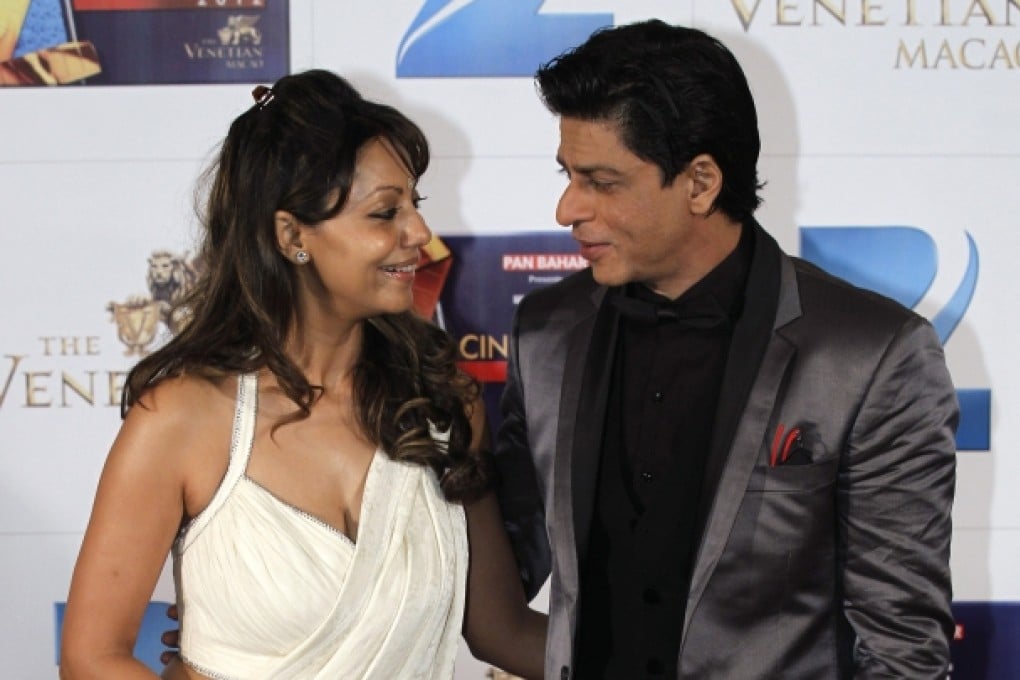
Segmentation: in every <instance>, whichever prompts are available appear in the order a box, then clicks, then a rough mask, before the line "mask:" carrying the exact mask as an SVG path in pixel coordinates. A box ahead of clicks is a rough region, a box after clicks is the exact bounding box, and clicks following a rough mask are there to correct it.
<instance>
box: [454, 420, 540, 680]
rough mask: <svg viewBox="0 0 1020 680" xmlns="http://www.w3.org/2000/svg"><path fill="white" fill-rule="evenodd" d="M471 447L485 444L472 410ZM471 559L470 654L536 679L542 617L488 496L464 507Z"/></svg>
mask: <svg viewBox="0 0 1020 680" xmlns="http://www.w3.org/2000/svg"><path fill="white" fill-rule="evenodd" d="M471 416H472V417H471V420H472V426H473V429H474V432H475V433H476V434H475V442H474V443H475V445H476V447H484V445H485V443H486V442H487V441H488V428H487V427H486V426H485V412H484V410H483V408H482V406H481V402H478V403H477V404H476V405H475V407H474V408H473V409H472V414H471ZM465 511H466V514H467V525H468V542H469V544H470V551H471V561H470V565H469V568H468V587H467V604H466V607H465V613H464V639H465V640H466V641H467V643H468V647H469V648H470V649H471V653H472V654H473V655H474V656H475V657H477V658H479V659H481V660H482V661H485V662H487V663H491V664H493V665H494V666H496V667H498V668H500V669H502V670H505V671H507V672H510V673H514V674H515V675H519V676H522V677H524V678H542V676H543V672H544V666H545V637H546V627H547V622H548V617H547V616H546V615H545V614H542V613H540V612H537V611H535V610H533V609H531V608H530V607H528V604H527V600H526V599H525V597H524V588H523V586H522V585H521V580H520V577H519V575H518V573H517V563H516V562H515V561H514V556H513V553H512V552H511V549H510V541H509V539H508V538H507V536H506V532H505V531H504V529H503V519H502V517H501V516H500V512H499V504H498V503H497V502H496V496H495V494H494V493H492V492H489V493H487V494H485V496H483V497H482V498H480V499H479V500H477V501H473V502H470V503H466V504H465Z"/></svg>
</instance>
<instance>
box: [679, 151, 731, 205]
mask: <svg viewBox="0 0 1020 680" xmlns="http://www.w3.org/2000/svg"><path fill="white" fill-rule="evenodd" d="M686 172H687V174H688V175H689V177H690V181H691V195H690V203H691V213H693V214H695V215H702V216H704V217H707V216H708V215H710V214H711V213H712V212H713V211H714V210H715V201H716V199H717V198H718V197H719V192H721V191H722V186H723V175H722V170H721V169H720V168H719V165H718V164H717V163H716V162H715V159H714V158H712V157H711V156H710V155H709V154H707V153H703V154H699V155H697V156H695V157H694V160H692V161H691V162H690V163H689V164H688V166H687V171H686Z"/></svg>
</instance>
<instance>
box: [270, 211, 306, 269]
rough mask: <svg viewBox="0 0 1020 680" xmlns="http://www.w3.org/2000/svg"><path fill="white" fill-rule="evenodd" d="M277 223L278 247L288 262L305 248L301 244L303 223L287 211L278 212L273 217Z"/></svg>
mask: <svg viewBox="0 0 1020 680" xmlns="http://www.w3.org/2000/svg"><path fill="white" fill-rule="evenodd" d="M273 219H274V221H275V223H276V247H277V248H279V249H280V252H281V253H282V254H283V256H284V257H285V258H287V259H288V260H294V257H295V254H296V253H297V252H298V251H299V250H302V249H303V248H304V245H303V244H302V243H301V223H300V222H298V220H297V218H296V217H294V216H293V215H292V214H290V213H289V212H287V211H286V210H277V211H276V213H275V214H274V215H273Z"/></svg>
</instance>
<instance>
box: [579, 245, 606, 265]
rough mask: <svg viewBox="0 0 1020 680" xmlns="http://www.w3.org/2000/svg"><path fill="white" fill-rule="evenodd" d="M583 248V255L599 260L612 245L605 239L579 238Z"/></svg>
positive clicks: (585, 257) (587, 258) (586, 257)
mask: <svg viewBox="0 0 1020 680" xmlns="http://www.w3.org/2000/svg"><path fill="white" fill-rule="evenodd" d="M577 244H578V246H580V249H581V257H583V258H584V259H586V260H589V261H590V260H597V259H598V258H599V257H600V256H601V255H602V254H603V253H605V252H606V251H607V250H609V248H610V245H609V243H607V242H605V241H581V240H578V242H577Z"/></svg>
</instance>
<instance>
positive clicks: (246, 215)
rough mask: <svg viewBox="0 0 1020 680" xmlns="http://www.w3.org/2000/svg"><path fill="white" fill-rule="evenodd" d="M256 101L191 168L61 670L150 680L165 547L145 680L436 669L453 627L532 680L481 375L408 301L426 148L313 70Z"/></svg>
mask: <svg viewBox="0 0 1020 680" xmlns="http://www.w3.org/2000/svg"><path fill="white" fill-rule="evenodd" d="M255 94H256V99H257V103H256V105H255V106H253V107H252V108H251V109H250V110H249V111H247V112H246V113H244V114H242V115H241V116H240V117H238V118H237V120H235V121H234V123H233V125H232V126H231V128H230V131H229V133H228V135H227V138H226V140H225V141H224V143H223V146H222V149H221V151H220V154H219V158H218V162H217V164H216V165H215V166H214V167H213V168H212V170H211V171H210V172H211V173H212V185H211V190H210V194H209V199H208V204H207V206H206V208H205V220H204V221H205V225H204V226H205V235H204V242H203V246H202V251H201V261H202V262H203V264H204V271H203V273H202V275H201V277H200V280H199V282H198V283H197V284H196V286H195V288H194V289H193V290H192V291H191V292H190V293H189V295H188V297H187V299H186V300H185V301H184V303H183V305H182V306H181V307H180V309H179V310H178V313H179V314H184V315H186V316H184V317H183V323H182V328H181V330H180V332H179V333H178V334H177V335H176V336H175V337H174V338H173V339H172V340H171V341H170V342H169V343H168V344H167V345H166V346H165V347H164V348H163V349H161V350H159V351H157V352H156V353H154V354H152V355H151V356H149V357H147V358H146V359H144V360H142V361H141V362H139V364H138V365H137V366H136V367H135V368H134V369H133V370H132V372H131V374H130V375H129V377H128V380H127V384H126V387H125V391H124V404H125V409H126V416H125V420H124V424H123V426H122V428H121V431H120V433H119V434H118V436H117V438H116V440H115V442H114V444H113V447H112V449H111V451H110V455H109V458H108V460H107V463H106V466H105V468H104V471H103V474H102V478H101V479H100V482H99V489H98V492H97V495H96V502H95V506H94V508H93V513H92V518H91V520H90V522H89V526H88V529H87V530H86V533H85V539H84V542H83V544H82V549H81V554H80V556H79V558H78V563H77V565H76V567H75V571H74V576H73V578H72V582H71V592H70V595H69V598H68V604H67V610H66V615H65V620H64V632H63V649H62V650H61V657H62V663H61V677H62V678H73V679H77V678H92V677H96V678H135V677H138V678H145V677H153V676H152V673H151V672H150V671H148V670H147V669H146V668H145V667H144V666H143V665H142V664H140V663H138V662H137V661H135V660H134V659H133V658H132V657H131V651H132V648H133V645H134V640H135V636H136V635H137V631H138V627H139V625H140V622H141V617H142V613H143V610H144V608H145V605H146V603H147V602H148V600H149V598H150V596H151V593H152V590H153V588H154V585H155V583H156V580H157V578H158V576H159V573H160V570H161V567H162V565H163V563H164V561H165V559H166V555H167V553H168V551H172V553H173V556H174V562H175V583H176V587H177V601H178V603H179V608H180V616H181V636H180V643H181V644H180V647H181V654H180V657H181V659H180V660H177V661H174V662H173V663H171V664H170V666H168V668H167V670H166V672H165V673H164V674H163V676H164V677H165V678H302V679H304V678H362V677H366V678H367V677H371V678H410V677H414V678H418V677H421V678H450V677H451V676H452V673H453V660H454V657H455V653H456V645H457V639H458V637H459V634H460V632H461V629H462V625H463V632H464V635H465V637H466V638H467V640H468V643H469V645H470V646H471V649H472V651H473V652H474V653H475V654H476V656H479V657H480V658H483V659H484V660H486V661H489V662H490V663H493V664H495V665H497V666H500V667H502V668H505V669H507V670H509V671H511V672H515V673H517V674H521V675H526V676H529V677H540V676H541V674H542V668H541V667H542V656H543V652H544V637H545V618H544V617H543V616H541V615H539V614H537V613H535V612H533V611H532V610H530V609H528V608H527V607H526V605H525V603H524V597H523V592H522V589H521V586H520V583H519V581H518V578H517V574H516V568H515V566H514V562H513V557H512V555H511V554H510V549H509V544H508V542H507V539H506V537H505V535H504V534H503V531H502V527H501V520H500V517H499V510H498V507H497V506H496V504H495V501H494V499H493V496H492V494H491V493H488V492H487V488H488V485H489V483H490V479H489V478H490V472H489V467H488V466H487V465H485V464H483V462H484V460H485V459H484V458H483V457H482V456H481V455H479V454H478V451H480V449H481V446H482V444H483V442H482V438H483V433H484V431H485V428H484V414H483V413H482V410H481V407H480V406H479V404H480V403H481V402H480V400H479V398H478V388H477V385H476V384H475V383H474V382H473V381H471V380H470V379H469V378H467V377H466V376H464V375H463V374H461V373H459V372H458V371H457V370H456V368H455V365H454V357H455V348H454V345H453V342H452V340H451V339H450V338H449V337H448V336H447V335H446V334H445V333H444V332H442V331H441V330H440V329H438V328H436V327H434V326H432V325H431V324H428V323H427V322H425V321H423V320H421V319H419V318H417V317H415V316H414V315H413V314H412V313H411V312H410V311H409V309H410V308H411V304H412V293H411V286H412V282H413V280H414V271H415V267H416V265H417V263H418V259H419V248H420V247H421V246H423V245H424V244H425V243H427V242H428V241H429V239H430V238H431V234H430V232H429V230H428V228H427V227H426V225H425V223H424V222H423V220H422V218H421V216H420V215H419V213H418V210H417V206H418V202H419V201H420V200H421V198H420V197H419V195H418V193H417V190H416V185H417V182H418V179H419V178H420V177H421V175H422V173H423V172H424V171H425V169H426V167H427V165H428V160H429V155H428V147H427V144H426V141H425V138H424V137H423V135H422V133H421V131H420V130H419V129H418V128H417V127H416V126H415V125H414V124H413V123H412V122H411V121H409V120H408V119H407V118H405V117H404V116H403V115H402V114H400V113H399V112H397V111H396V110H394V109H392V108H390V107H388V106H384V105H381V104H377V103H374V102H370V101H367V100H365V99H363V98H362V97H361V96H360V95H359V94H358V93H357V92H356V91H355V90H354V89H353V88H352V87H351V86H350V85H349V84H348V83H346V82H345V81H344V80H342V79H340V78H338V77H337V76H335V75H333V74H331V73H328V72H325V71H309V72H306V73H303V74H298V75H293V76H287V77H285V78H283V79H281V80H280V81H279V82H278V83H277V84H276V85H274V86H273V88H272V89H267V88H257V89H256V92H255ZM465 515H466V520H465ZM469 542H470V545H471V548H472V550H471V561H470V568H469V565H468V543H469ZM465 601H466V606H465Z"/></svg>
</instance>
